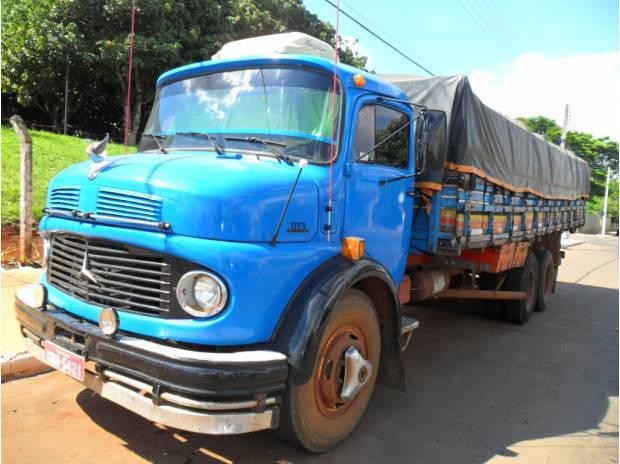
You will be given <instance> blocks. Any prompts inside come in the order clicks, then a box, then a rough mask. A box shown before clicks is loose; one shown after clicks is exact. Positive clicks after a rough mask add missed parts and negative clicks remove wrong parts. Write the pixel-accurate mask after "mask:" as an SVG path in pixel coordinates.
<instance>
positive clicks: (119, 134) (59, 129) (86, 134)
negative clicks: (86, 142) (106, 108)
mask: <svg viewBox="0 0 620 464" xmlns="http://www.w3.org/2000/svg"><path fill="white" fill-rule="evenodd" d="M0 122H2V124H5V125H10V124H11V122H10V118H2V119H0ZM24 123H26V126H27V127H28V129H35V130H37V129H42V130H46V131H49V132H54V133H56V134H61V135H62V134H64V128H63V126H54V125H52V124H41V123H39V122H34V121H26V120H24ZM109 134H110V137H111V138H112V139H113V140H114V141H117V142H118V143H122V141H123V130H122V128H114V129H113V130H111V131H110V132H109ZM66 135H73V136H77V137H81V138H87V139H92V140H101V139H103V138H104V137H105V136H106V134H105V133H95V132H90V131H85V130H83V129H81V128H80V127H78V126H75V125H72V124H67V134H66Z"/></svg>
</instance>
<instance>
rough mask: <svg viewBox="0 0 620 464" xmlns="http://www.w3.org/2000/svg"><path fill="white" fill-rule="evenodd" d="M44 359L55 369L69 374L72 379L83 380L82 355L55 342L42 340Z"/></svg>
mask: <svg viewBox="0 0 620 464" xmlns="http://www.w3.org/2000/svg"><path fill="white" fill-rule="evenodd" d="M43 346H45V360H46V361H47V363H48V364H49V365H50V366H52V367H53V368H55V369H58V370H59V371H61V372H64V373H65V374H67V375H70V376H71V377H73V378H74V379H78V380H80V381H82V382H83V381H84V357H83V356H79V355H77V354H75V353H72V352H71V351H69V350H66V349H64V348H62V347H60V346H58V345H56V344H55V343H52V342H48V341H46V342H44V343H43Z"/></svg>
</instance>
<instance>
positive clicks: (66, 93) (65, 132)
mask: <svg viewBox="0 0 620 464" xmlns="http://www.w3.org/2000/svg"><path fill="white" fill-rule="evenodd" d="M68 117H69V52H68V51H67V65H66V68H65V119H64V127H63V131H62V133H63V134H65V135H67V124H68V122H67V119H68Z"/></svg>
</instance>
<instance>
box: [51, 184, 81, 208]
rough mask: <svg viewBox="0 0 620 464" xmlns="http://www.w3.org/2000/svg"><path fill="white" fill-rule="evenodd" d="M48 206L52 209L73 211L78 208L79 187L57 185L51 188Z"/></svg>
mask: <svg viewBox="0 0 620 464" xmlns="http://www.w3.org/2000/svg"><path fill="white" fill-rule="evenodd" d="M48 206H49V207H50V208H52V209H60V210H63V211H74V210H77V209H79V208H80V187H58V188H55V189H53V190H52V192H51V193H50V197H49V204H48Z"/></svg>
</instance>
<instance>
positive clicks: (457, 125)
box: [381, 75, 590, 200]
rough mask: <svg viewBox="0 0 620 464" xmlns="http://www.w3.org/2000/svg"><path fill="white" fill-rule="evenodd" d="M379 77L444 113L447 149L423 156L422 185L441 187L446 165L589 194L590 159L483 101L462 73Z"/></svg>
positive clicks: (537, 191)
mask: <svg viewBox="0 0 620 464" xmlns="http://www.w3.org/2000/svg"><path fill="white" fill-rule="evenodd" d="M381 77H382V78H383V79H385V80H387V81H388V82H391V83H392V84H394V85H396V86H398V87H399V88H401V89H402V90H403V91H404V92H405V93H406V94H407V96H408V97H409V99H410V101H412V102H414V103H417V104H420V105H424V106H426V107H428V108H431V109H436V110H442V111H445V113H446V117H447V121H448V127H447V137H448V150H447V153H445V154H433V155H434V156H431V157H430V158H429V159H427V170H426V172H425V173H423V174H422V175H421V177H420V183H421V184H422V185H424V186H425V187H427V188H431V189H435V190H440V189H441V183H442V178H443V174H444V169H446V168H447V169H453V170H455V171H458V172H464V173H470V174H476V175H478V176H480V177H482V178H484V179H487V180H489V181H491V182H493V183H495V184H498V185H501V186H502V187H505V188H507V189H508V190H511V191H513V192H529V193H532V194H534V195H537V196H540V197H542V198H547V199H564V200H574V199H578V198H587V197H588V195H589V192H590V167H589V166H588V163H586V162H585V161H584V160H582V159H580V158H579V157H577V156H576V155H575V154H574V153H572V152H570V151H568V150H563V149H562V148H560V147H558V146H557V145H554V144H551V143H549V142H547V141H545V140H544V139H543V138H542V136H539V135H537V134H533V133H532V132H530V131H529V130H527V129H526V128H524V127H522V126H521V125H520V123H518V122H516V121H513V120H511V119H510V118H508V117H506V116H504V115H502V114H501V113H499V112H497V111H495V110H494V109H492V108H489V107H488V106H486V105H485V104H484V103H482V101H480V99H479V98H478V97H477V96H476V94H474V92H473V90H472V88H471V85H470V83H469V80H468V79H467V77H466V76H462V75H456V76H437V77H428V78H421V77H415V76H405V75H381ZM444 155H445V159H441V157H442V156H444Z"/></svg>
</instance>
